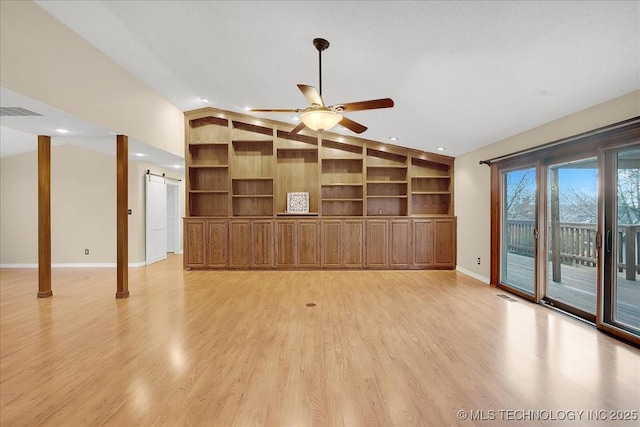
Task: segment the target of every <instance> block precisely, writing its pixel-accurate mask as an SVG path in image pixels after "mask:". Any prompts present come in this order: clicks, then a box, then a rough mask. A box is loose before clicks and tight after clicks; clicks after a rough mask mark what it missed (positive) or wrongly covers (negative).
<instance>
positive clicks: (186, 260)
mask: <svg viewBox="0 0 640 427" xmlns="http://www.w3.org/2000/svg"><path fill="white" fill-rule="evenodd" d="M204 229H205V227H204V220H198V219H196V220H194V219H189V220H185V222H184V241H185V245H184V255H183V264H184V267H185V268H204V267H205V244H206V243H205V242H206V239H205V237H206V236H205V231H204Z"/></svg>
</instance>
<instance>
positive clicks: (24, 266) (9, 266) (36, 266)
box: [0, 264, 38, 268]
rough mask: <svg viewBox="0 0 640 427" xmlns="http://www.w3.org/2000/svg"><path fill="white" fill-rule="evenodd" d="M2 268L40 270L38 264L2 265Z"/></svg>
mask: <svg viewBox="0 0 640 427" xmlns="http://www.w3.org/2000/svg"><path fill="white" fill-rule="evenodd" d="M0 268H38V264H0Z"/></svg>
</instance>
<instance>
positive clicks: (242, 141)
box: [231, 138, 273, 144]
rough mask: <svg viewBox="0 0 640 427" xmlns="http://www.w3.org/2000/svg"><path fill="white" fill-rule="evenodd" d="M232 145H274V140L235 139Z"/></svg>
mask: <svg viewBox="0 0 640 427" xmlns="http://www.w3.org/2000/svg"><path fill="white" fill-rule="evenodd" d="M231 143H232V144H273V138H272V139H234V140H232V141H231Z"/></svg>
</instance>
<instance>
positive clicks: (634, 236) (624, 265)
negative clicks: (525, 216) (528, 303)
mask: <svg viewBox="0 0 640 427" xmlns="http://www.w3.org/2000/svg"><path fill="white" fill-rule="evenodd" d="M596 231H597V226H596V225H595V224H582V223H570V222H561V223H560V239H559V241H560V242H561V247H560V259H561V263H563V264H569V265H573V266H577V265H583V266H587V267H595V266H596V262H597V253H596ZM533 232H534V222H533V221H519V220H518V221H516V220H513V221H507V233H506V236H505V237H506V238H507V250H508V251H509V252H511V253H516V254H520V255H528V256H533V253H534V252H533V249H534V242H535V240H534V238H533ZM617 233H618V236H617V239H616V245H617V248H616V249H617V250H616V254H617V258H618V259H617V265H618V271H619V272H626V279H627V280H635V276H636V272H640V251H639V250H638V248H640V226H637V225H624V224H621V225H619V226H618V230H617ZM549 235H551V230H549ZM629 236H631V238H629Z"/></svg>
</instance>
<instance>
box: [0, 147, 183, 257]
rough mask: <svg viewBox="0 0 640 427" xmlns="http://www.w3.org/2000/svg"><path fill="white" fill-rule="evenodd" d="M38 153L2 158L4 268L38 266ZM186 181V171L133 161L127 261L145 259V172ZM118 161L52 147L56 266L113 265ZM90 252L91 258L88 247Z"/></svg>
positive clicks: (80, 150)
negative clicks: (87, 252) (86, 251)
mask: <svg viewBox="0 0 640 427" xmlns="http://www.w3.org/2000/svg"><path fill="white" fill-rule="evenodd" d="M37 162H38V160H37V153H36V152H29V153H24V154H18V155H15V156H9V157H4V158H2V159H0V172H1V175H0V178H1V183H0V185H1V186H0V208H1V211H0V214H1V216H0V264H1V265H4V266H11V265H27V266H28V265H35V264H37V262H38V196H37V191H38V173H37V170H38V168H37ZM147 169H151V171H152V172H153V173H158V174H162V173H165V174H166V176H168V177H174V178H178V179H182V181H181V190H180V193H181V194H180V197H181V201H180V203H181V204H180V209H181V215H182V216H183V215H184V177H183V175H184V173H183V172H182V171H170V170H164V169H161V168H158V167H155V166H151V165H148V164H144V163H140V162H130V163H129V207H130V208H131V209H132V215H130V216H129V263H130V265H141V264H142V263H144V260H145V247H144V245H145V239H144V236H145V228H144V226H145V219H144V218H145V199H144V197H145V193H144V181H143V175H144V172H145V170H147ZM115 173H116V163H115V157H114V156H111V155H108V154H104V153H101V152H98V151H94V150H91V149H87V148H83V147H78V146H75V145H70V144H65V145H60V146H54V147H52V149H51V228H52V229H51V251H52V254H51V258H52V263H54V264H88V265H98V264H100V265H105V264H108V265H115V262H116V216H115V207H116V196H115V195H116V177H115ZM85 248H86V249H89V255H85V254H84V249H85Z"/></svg>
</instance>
